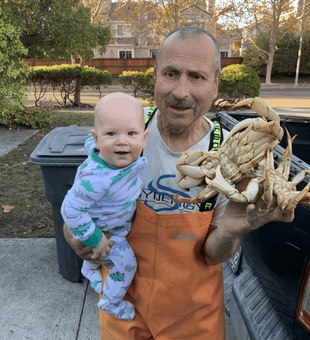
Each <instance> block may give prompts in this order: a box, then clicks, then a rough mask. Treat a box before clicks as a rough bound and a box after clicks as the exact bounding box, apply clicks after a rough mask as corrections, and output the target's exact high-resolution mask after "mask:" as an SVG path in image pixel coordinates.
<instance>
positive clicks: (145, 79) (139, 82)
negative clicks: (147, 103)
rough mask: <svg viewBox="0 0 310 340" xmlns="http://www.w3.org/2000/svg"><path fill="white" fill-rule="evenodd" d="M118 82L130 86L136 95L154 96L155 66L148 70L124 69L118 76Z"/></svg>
mask: <svg viewBox="0 0 310 340" xmlns="http://www.w3.org/2000/svg"><path fill="white" fill-rule="evenodd" d="M118 82H119V83H120V84H122V85H123V86H124V87H126V86H130V87H131V88H132V90H133V93H134V96H135V97H142V98H150V99H153V98H154V86H155V79H154V67H150V68H149V69H148V70H146V72H145V73H144V72H138V71H124V72H123V73H122V74H120V75H119V77H118Z"/></svg>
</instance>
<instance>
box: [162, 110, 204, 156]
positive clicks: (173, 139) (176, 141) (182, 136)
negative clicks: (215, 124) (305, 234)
mask: <svg viewBox="0 0 310 340" xmlns="http://www.w3.org/2000/svg"><path fill="white" fill-rule="evenodd" d="M161 118H162V117H161V116H160V113H158V119H157V127H158V130H159V133H160V135H161V138H162V139H163V141H164V143H165V144H166V146H167V147H168V148H169V149H170V150H171V151H173V152H184V151H186V150H188V149H189V148H191V147H192V146H194V145H195V144H197V143H198V142H200V141H201V140H202V139H203V138H204V137H205V136H206V135H207V133H208V132H209V131H210V125H209V123H208V122H207V120H206V119H204V118H203V117H201V118H200V119H198V120H197V121H196V122H194V123H193V124H192V125H191V126H187V127H185V128H174V127H171V126H170V125H168V124H167V122H166V121H164V120H163V119H161Z"/></svg>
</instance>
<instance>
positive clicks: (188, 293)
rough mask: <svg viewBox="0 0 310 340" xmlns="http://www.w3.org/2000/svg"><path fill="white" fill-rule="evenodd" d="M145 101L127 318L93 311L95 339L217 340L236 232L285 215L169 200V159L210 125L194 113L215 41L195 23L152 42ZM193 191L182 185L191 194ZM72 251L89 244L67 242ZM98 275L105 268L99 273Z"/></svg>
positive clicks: (210, 75) (215, 73) (213, 68)
mask: <svg viewBox="0 0 310 340" xmlns="http://www.w3.org/2000/svg"><path fill="white" fill-rule="evenodd" d="M154 71H155V81H156V82H155V103H156V105H157V107H158V110H157V111H156V114H155V115H154V118H153V119H152V121H151V122H150V123H149V125H148V129H149V137H148V141H147V145H146V147H145V149H144V152H143V155H144V156H145V157H146V158H147V160H148V166H147V167H146V168H145V170H144V171H143V173H142V181H143V184H144V187H143V191H142V194H141V196H140V202H138V205H137V213H136V216H135V219H134V222H133V227H132V230H131V232H130V234H129V236H128V242H129V243H130V245H131V246H132V248H133V250H134V252H135V254H136V256H137V262H138V270H137V273H136V276H135V278H134V280H133V282H132V284H131V286H130V288H129V290H128V293H127V295H126V298H127V299H129V300H130V301H131V302H132V303H134V305H135V307H136V317H135V318H134V319H133V321H131V322H124V321H119V320H116V319H115V318H114V319H113V318H112V317H109V316H107V315H105V314H104V313H103V312H101V311H100V325H101V331H102V333H101V334H102V335H101V336H102V337H101V339H102V340H103V339H108V338H105V335H104V330H106V331H107V332H108V333H109V336H110V337H111V339H135V340H146V339H157V340H168V339H169V340H172V339H191V340H201V339H208V340H212V339H214V340H222V339H225V324H224V306H223V282H222V269H221V262H223V261H225V260H227V259H228V258H229V257H230V256H231V255H232V254H233V253H234V252H235V251H236V249H237V246H238V245H239V243H240V241H241V239H242V237H243V236H244V235H245V234H247V233H248V232H250V231H252V230H254V229H257V228H258V227H260V226H262V225H264V224H266V223H268V222H271V221H274V220H281V221H287V222H290V221H291V220H292V219H293V213H288V214H283V213H282V212H281V211H280V209H278V208H276V209H274V210H273V211H271V212H269V213H267V214H265V215H263V216H260V215H259V214H257V212H256V210H255V206H254V205H253V204H250V205H248V206H246V205H244V204H239V203H235V202H228V203H227V204H226V201H225V200H223V199H218V201H217V203H216V207H215V209H213V210H211V211H203V212H201V211H200V207H199V205H186V204H178V203H176V202H173V201H172V199H171V197H172V196H173V195H174V194H175V193H176V192H178V191H181V189H180V188H179V187H178V186H177V184H176V181H175V176H174V174H175V171H176V169H175V163H176V161H177V160H178V158H179V157H180V155H181V153H182V152H183V151H185V150H188V149H204V150H206V149H208V147H209V142H210V134H211V133H210V132H211V131H212V130H213V129H214V124H213V123H212V122H211V121H210V120H208V119H206V118H205V117H204V115H205V114H206V113H207V112H208V111H209V109H210V107H211V104H212V101H213V99H214V98H215V97H216V96H217V89H218V84H219V80H220V51H219V48H218V44H217V42H216V40H215V39H214V38H213V37H212V36H211V35H210V34H209V33H208V32H206V31H204V30H202V29H199V28H196V27H183V28H181V29H177V30H175V31H173V32H171V33H170V34H168V35H167V36H166V37H165V38H164V40H163V41H162V43H161V45H160V47H159V50H158V55H157V62H156V66H155V70H154ZM200 190H201V188H200V189H199V188H191V189H190V190H189V192H186V191H185V190H183V195H187V197H189V196H190V197H195V196H196V195H197V193H198V192H199V191H200ZM64 233H65V235H66V238H67V240H68V242H69V244H70V245H71V246H72V247H73V248H74V249H75V250H76V252H77V254H78V255H80V256H81V257H82V258H84V259H89V255H88V253H89V250H88V249H87V248H85V247H83V246H82V245H81V244H79V243H78V242H77V241H76V240H72V238H70V235H68V233H67V229H66V228H64ZM104 275H107V273H104Z"/></svg>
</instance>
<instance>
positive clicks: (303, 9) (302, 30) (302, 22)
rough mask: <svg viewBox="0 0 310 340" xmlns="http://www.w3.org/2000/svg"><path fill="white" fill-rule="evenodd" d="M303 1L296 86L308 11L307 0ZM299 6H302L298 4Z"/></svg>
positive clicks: (296, 78) (296, 84)
mask: <svg viewBox="0 0 310 340" xmlns="http://www.w3.org/2000/svg"><path fill="white" fill-rule="evenodd" d="M301 1H302V10H301V24H300V40H299V49H298V58H297V65H296V76H295V86H298V77H299V69H300V59H301V49H302V39H303V34H304V25H305V13H306V0H299V3H300V2H301ZM298 7H299V8H300V6H298Z"/></svg>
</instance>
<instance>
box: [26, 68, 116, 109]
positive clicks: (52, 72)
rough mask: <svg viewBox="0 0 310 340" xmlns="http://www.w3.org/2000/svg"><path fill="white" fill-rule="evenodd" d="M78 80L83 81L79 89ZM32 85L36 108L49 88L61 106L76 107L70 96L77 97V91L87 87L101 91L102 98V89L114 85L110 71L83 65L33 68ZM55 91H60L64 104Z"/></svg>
mask: <svg viewBox="0 0 310 340" xmlns="http://www.w3.org/2000/svg"><path fill="white" fill-rule="evenodd" d="M78 80H81V82H80V83H79V86H80V88H79V89H77V86H76V84H77V81H78ZM30 84H31V85H32V86H33V87H34V96H35V105H36V106H37V105H38V102H39V100H40V99H41V98H43V97H44V95H45V93H46V91H47V89H48V88H51V89H52V90H53V95H54V98H55V99H56V100H57V102H58V103H59V104H60V105H62V104H64V105H65V104H67V102H68V101H70V102H71V103H72V104H73V105H75V102H74V100H73V99H71V98H70V96H74V97H75V93H76V91H81V89H82V88H83V87H85V86H92V87H94V88H96V89H97V90H99V93H100V98H101V93H102V89H103V88H104V87H106V86H107V85H111V84H112V75H111V73H110V72H108V71H102V70H96V69H95V68H94V67H89V66H84V67H83V66H81V65H69V64H62V65H53V66H34V67H32V68H31V77H30ZM55 91H60V96H61V98H62V103H60V102H59V100H58V99H57V97H56V95H55Z"/></svg>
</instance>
